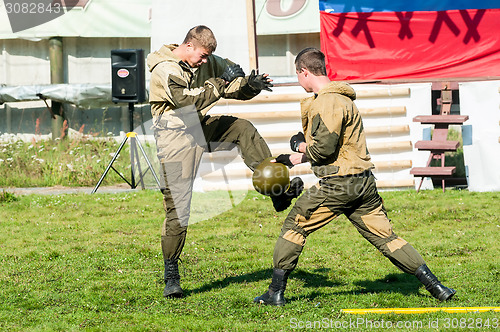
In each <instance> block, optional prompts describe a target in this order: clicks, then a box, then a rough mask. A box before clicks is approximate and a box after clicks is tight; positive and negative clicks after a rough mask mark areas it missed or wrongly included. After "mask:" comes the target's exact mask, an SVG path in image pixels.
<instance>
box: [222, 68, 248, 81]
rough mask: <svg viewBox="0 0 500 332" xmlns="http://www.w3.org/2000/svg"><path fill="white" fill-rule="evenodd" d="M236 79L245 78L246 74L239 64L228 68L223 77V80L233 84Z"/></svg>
mask: <svg viewBox="0 0 500 332" xmlns="http://www.w3.org/2000/svg"><path fill="white" fill-rule="evenodd" d="M236 77H245V72H244V71H243V69H241V67H240V65H238V64H235V65H232V66H227V67H226V69H224V72H223V73H222V75H221V78H222V79H223V80H224V81H226V82H228V83H229V82H232V81H233V80H234V79H235V78H236Z"/></svg>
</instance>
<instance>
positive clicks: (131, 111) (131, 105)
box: [128, 103, 139, 189]
mask: <svg viewBox="0 0 500 332" xmlns="http://www.w3.org/2000/svg"><path fill="white" fill-rule="evenodd" d="M128 111H129V123H130V133H132V132H133V131H134V103H128ZM134 152H137V148H136V147H135V136H134V137H133V138H132V139H131V140H130V183H131V184H132V185H131V187H132V189H135V188H136V187H137V185H136V184H135V175H134V173H135V169H134V159H135V158H134ZM137 160H139V158H137Z"/></svg>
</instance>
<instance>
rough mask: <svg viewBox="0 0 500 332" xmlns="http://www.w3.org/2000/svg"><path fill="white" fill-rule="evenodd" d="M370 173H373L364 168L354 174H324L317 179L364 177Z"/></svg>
mask: <svg viewBox="0 0 500 332" xmlns="http://www.w3.org/2000/svg"><path fill="white" fill-rule="evenodd" d="M370 175H373V173H372V171H371V170H370V169H369V170H366V171H364V172H361V173H356V174H346V175H330V176H325V177H324V178H321V179H320V180H319V181H320V182H321V181H325V180H330V179H345V178H364V177H369V176H370Z"/></svg>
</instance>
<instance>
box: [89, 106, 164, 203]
mask: <svg viewBox="0 0 500 332" xmlns="http://www.w3.org/2000/svg"><path fill="white" fill-rule="evenodd" d="M133 113H134V103H129V114H130V128H131V129H130V132H128V133H127V135H126V136H125V138H124V139H123V141H122V142H121V144H120V146H119V147H118V150H117V151H116V153H115V155H114V156H113V158H112V159H111V162H110V163H109V165H108V167H106V170H105V171H104V173H103V174H102V176H101V178H100V179H99V182H97V184H96V186H95V188H94V189H93V190H92V192H91V194H93V193H95V192H96V191H97V189H99V186H100V185H101V183H102V181H103V180H104V178H105V177H106V175H107V174H108V172H109V170H110V169H112V170H113V171H115V172H116V174H118V175H119V176H120V177H121V178H122V179H123V180H124V181H125V182H127V184H128V185H129V186H130V188H132V189H135V188H137V182H136V178H135V167H134V165H135V161H137V169H138V172H139V177H138V179H139V183H140V184H141V188H142V189H144V180H143V178H144V175H146V173H147V172H148V170H150V171H151V173H152V174H153V177H154V179H155V181H156V183H157V184H158V188H161V186H160V180H159V179H158V177H157V176H156V173H155V171H154V169H153V166H152V165H151V162H150V161H149V159H148V156H147V155H146V152H145V151H144V149H143V147H142V145H141V143H140V142H139V141H138V140H137V134H136V133H135V132H133V121H134V118H133ZM129 138H130V182H129V181H128V180H127V179H126V178H125V177H124V176H123V175H122V174H120V172H118V171H117V170H116V169H115V168H114V167H113V163H114V162H115V160H116V159H117V158H118V156H119V154H120V151H121V150H122V149H123V147H124V146H125V143H127V140H128V139H129ZM137 147H139V149H140V150H141V153H142V156H143V157H144V159H145V160H146V163H147V164H148V167H147V169H146V170H145V171H144V173H143V172H142V170H141V164H140V162H139V151H138V150H137Z"/></svg>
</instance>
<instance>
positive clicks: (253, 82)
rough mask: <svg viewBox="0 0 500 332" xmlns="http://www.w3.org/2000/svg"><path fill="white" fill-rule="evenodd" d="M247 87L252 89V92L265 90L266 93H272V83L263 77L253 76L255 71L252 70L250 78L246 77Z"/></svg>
mask: <svg viewBox="0 0 500 332" xmlns="http://www.w3.org/2000/svg"><path fill="white" fill-rule="evenodd" d="M248 85H249V86H250V87H251V88H252V89H254V90H258V91H261V90H267V91H271V92H272V91H273V90H271V88H272V86H273V85H272V83H271V82H269V79H268V78H267V76H266V77H264V75H255V69H253V70H252V72H251V73H250V76H249V77H248Z"/></svg>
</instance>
